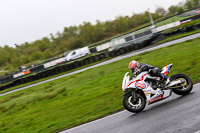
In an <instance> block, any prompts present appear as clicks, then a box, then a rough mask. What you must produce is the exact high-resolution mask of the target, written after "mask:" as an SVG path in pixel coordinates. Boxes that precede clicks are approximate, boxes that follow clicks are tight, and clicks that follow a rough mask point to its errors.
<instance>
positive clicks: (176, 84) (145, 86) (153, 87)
mask: <svg viewBox="0 0 200 133" xmlns="http://www.w3.org/2000/svg"><path fill="white" fill-rule="evenodd" d="M172 65H173V64H169V65H167V66H165V67H163V68H162V72H161V73H162V74H164V75H166V76H167V75H168V74H169V72H170V69H171V68H172ZM128 73H129V72H127V73H126V74H125V75H124V78H123V82H122V90H123V91H124V92H125V94H124V97H123V105H124V107H125V109H127V110H128V111H130V112H133V113H138V112H141V111H142V110H143V109H144V108H145V106H146V104H148V105H150V104H152V103H155V102H158V101H160V100H163V99H165V98H168V97H170V96H171V95H172V92H174V93H175V94H178V95H186V94H188V93H190V92H191V91H192V88H193V83H192V81H191V79H190V78H189V77H188V76H187V75H185V74H181V73H178V74H174V75H172V76H171V78H170V82H169V83H168V84H167V85H166V83H165V81H161V80H160V78H159V77H154V76H151V75H150V74H149V72H148V71H144V72H141V73H139V74H138V75H137V77H135V78H133V79H131V80H130V76H129V75H128Z"/></svg>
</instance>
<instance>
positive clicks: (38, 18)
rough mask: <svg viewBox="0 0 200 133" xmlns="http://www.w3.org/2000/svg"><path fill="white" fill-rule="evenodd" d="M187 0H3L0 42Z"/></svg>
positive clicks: (28, 38) (18, 40)
mask: <svg viewBox="0 0 200 133" xmlns="http://www.w3.org/2000/svg"><path fill="white" fill-rule="evenodd" d="M182 1H185V0H0V46H4V45H9V46H14V44H15V43H17V44H22V43H24V42H33V41H35V40H38V39H41V38H43V37H46V36H49V35H50V33H52V34H54V35H55V34H56V32H58V31H60V32H62V31H63V29H64V27H68V26H71V25H79V24H82V23H83V22H84V21H86V22H91V23H93V24H94V23H95V22H96V20H100V21H106V20H113V19H115V17H117V16H120V15H122V16H125V15H128V16H131V15H132V14H133V13H141V12H144V11H145V10H147V9H148V8H150V11H151V12H154V11H155V9H156V7H158V6H159V7H164V8H165V9H167V8H168V7H170V6H171V5H177V4H178V3H180V2H182Z"/></svg>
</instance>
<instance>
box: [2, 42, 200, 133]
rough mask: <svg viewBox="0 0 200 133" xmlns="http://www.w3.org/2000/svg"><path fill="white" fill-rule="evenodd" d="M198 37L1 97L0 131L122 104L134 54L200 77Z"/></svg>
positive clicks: (42, 126) (75, 118)
mask: <svg viewBox="0 0 200 133" xmlns="http://www.w3.org/2000/svg"><path fill="white" fill-rule="evenodd" d="M199 42H200V38H197V39H194V40H190V41H186V42H184V43H180V44H176V45H173V46H169V47H165V48H161V49H158V50H155V51H152V52H146V53H143V54H140V55H137V56H134V57H130V58H127V59H123V60H120V61H117V62H113V63H111V64H107V65H104V66H100V67H97V68H93V69H90V70H87V71H84V72H81V73H78V74H75V75H71V76H68V77H64V78H60V79H57V80H54V81H51V82H47V83H44V84H41V85H38V86H34V87H31V88H28V89H26V90H21V91H18V92H15V93H12V94H9V95H5V96H2V97H0V132H4V133H12V132H13V133H14V132H25V133H26V132H27V133H30V132H31V133H34V132H40V133H42V132H58V131H60V130H64V129H68V128H71V127H74V126H77V125H80V124H83V123H85V122H89V121H92V120H95V119H98V118H101V117H103V116H106V115H108V114H111V113H113V112H116V111H119V110H121V109H123V106H122V97H123V92H122V90H121V82H122V78H123V75H124V73H125V72H127V71H128V67H127V65H128V63H129V61H131V60H133V59H135V60H138V61H139V62H145V63H149V64H152V65H154V66H158V67H163V66H165V65H167V64H170V63H174V66H173V67H172V70H171V74H170V75H172V74H175V73H185V74H187V75H188V76H190V77H191V79H192V80H193V82H198V81H200V72H199V68H200V54H199V51H200V43H199Z"/></svg>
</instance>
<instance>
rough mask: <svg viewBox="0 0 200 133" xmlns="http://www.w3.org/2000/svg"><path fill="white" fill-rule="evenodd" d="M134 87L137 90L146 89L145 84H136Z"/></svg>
mask: <svg viewBox="0 0 200 133" xmlns="http://www.w3.org/2000/svg"><path fill="white" fill-rule="evenodd" d="M135 86H136V87H137V88H139V89H145V88H146V85H145V84H142V83H137V82H136V84H135Z"/></svg>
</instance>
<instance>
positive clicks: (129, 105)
mask: <svg viewBox="0 0 200 133" xmlns="http://www.w3.org/2000/svg"><path fill="white" fill-rule="evenodd" d="M136 97H137V98H136V102H134V101H133V97H132V95H131V94H130V93H128V94H125V95H124V98H123V105H124V107H125V109H127V110H128V111H130V112H132V113H138V112H141V111H142V110H143V109H144V108H145V106H146V100H145V98H144V96H142V95H140V94H136Z"/></svg>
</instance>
